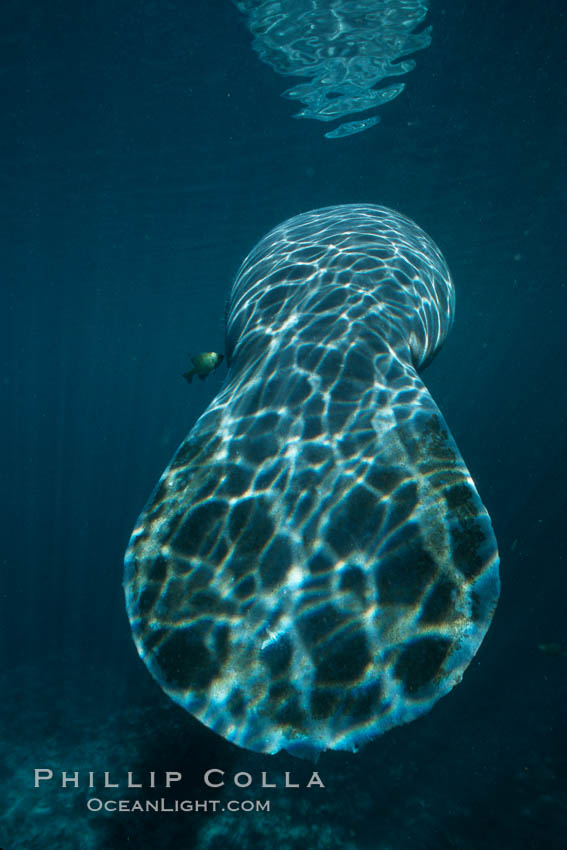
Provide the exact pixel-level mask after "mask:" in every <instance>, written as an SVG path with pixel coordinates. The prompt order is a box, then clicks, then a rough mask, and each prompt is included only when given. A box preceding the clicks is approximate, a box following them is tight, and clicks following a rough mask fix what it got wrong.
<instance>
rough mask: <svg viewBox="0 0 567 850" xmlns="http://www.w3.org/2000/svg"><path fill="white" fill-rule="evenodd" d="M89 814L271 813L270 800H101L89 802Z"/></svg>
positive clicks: (96, 799) (94, 799)
mask: <svg viewBox="0 0 567 850" xmlns="http://www.w3.org/2000/svg"><path fill="white" fill-rule="evenodd" d="M87 809H88V810H89V812H103V811H104V812H186V813H191V812H194V813H197V812H224V811H227V812H269V811H270V800H228V801H223V802H222V803H221V801H220V800H165V799H164V798H163V797H161V799H159V800H101V799H100V798H98V797H91V798H90V800H88V801H87Z"/></svg>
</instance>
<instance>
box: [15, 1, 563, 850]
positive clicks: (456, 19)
mask: <svg viewBox="0 0 567 850" xmlns="http://www.w3.org/2000/svg"><path fill="white" fill-rule="evenodd" d="M429 21H430V23H432V24H433V43H432V45H431V46H430V47H429V48H428V49H427V50H424V51H422V52H420V53H418V54H416V57H415V58H416V60H417V67H416V69H415V70H414V71H413V72H411V73H410V74H409V75H408V76H407V77H406V78H405V81H406V82H407V88H406V91H405V92H404V93H403V94H402V95H401V96H400V97H399V98H398V99H396V100H394V101H393V102H392V103H390V104H388V105H387V106H385V107H383V108H382V110H381V113H380V114H381V117H382V123H381V124H380V125H378V127H375V128H373V129H372V130H369V131H367V132H365V133H362V134H359V135H354V136H351V137H349V138H346V139H342V140H337V141H329V140H326V139H324V138H323V135H322V133H323V131H324V130H325V129H327V127H325V126H324V125H322V124H320V123H319V122H315V121H306V120H302V121H296V120H293V119H292V118H291V115H292V113H293V112H294V111H296V108H297V107H296V105H295V104H292V103H290V102H289V101H286V100H283V99H282V98H280V96H279V95H280V93H281V91H282V90H283V89H284V88H285V87H286V86H287V85H288V84H289V83H288V80H286V79H284V78H282V77H280V76H278V75H277V74H275V73H274V72H273V71H272V70H271V69H270V68H268V67H267V66H266V65H264V64H262V63H261V62H260V61H259V59H258V58H257V56H256V54H255V53H254V52H253V51H252V49H251V46H250V38H249V34H248V32H247V30H246V27H245V25H244V20H243V19H242V17H241V15H240V14H239V12H238V11H237V10H236V8H234V7H233V6H232V4H231V3H230V2H228V0H222V2H221V0H214V2H211V3H196V2H193V3H191V2H187V3H182V2H177V0H175V1H173V0H172V2H166V3H158V2H145V3H140V2H132V0H122V1H121V2H119V3H109V2H96V3H87V2H84V0H79V2H70V0H56V1H55V2H52V3H45V2H24V0H20V1H19V2H18V1H17V0H4V2H3V3H2V5H1V6H0V88H1V90H2V119H1V120H2V132H1V134H0V164H1V172H0V180H1V202H0V203H1V206H2V215H1V221H2V224H1V226H0V227H1V233H2V242H3V246H2V253H1V256H2V261H1V271H0V275H1V278H0V279H1V292H2V302H1V303H2V309H1V311H0V317H1V321H2V328H1V334H0V344H1V345H2V348H3V360H2V364H3V365H2V398H3V405H2V417H1V419H0V429H1V443H2V447H3V461H2V465H1V469H2V471H1V476H2V482H3V483H2V493H3V509H2V527H3V531H2V541H3V546H2V552H1V557H2V574H1V575H2V581H1V585H0V606H1V626H0V642H1V655H0V661H1V669H0V687H1V688H2V692H1V696H2V706H1V707H0V724H1V725H0V743H1V745H2V748H3V753H2V758H1V765H2V766H1V767H0V781H1V782H2V785H1V788H0V845H1V846H2V847H3V848H4V850H11V848H20V847H21V848H38V850H43V848H45V850H47V848H51V847H62V848H67V847H69V848H75V847H77V848H79V847H80V848H87V847H89V848H90V847H103V848H105V847H110V848H113V847H116V848H122V847H136V848H142V850H145V848H146V847H147V848H158V849H159V850H161V848H163V850H170V848H171V850H173V848H175V850H187V849H188V848H192V847H203V848H213V847H217V846H219V847H221V846H222V847H225V848H226V847H228V848H230V847H232V846H233V845H232V844H231V843H230V842H231V840H233V841H234V842H235V844H234V846H238V847H263V846H272V844H273V842H275V841H277V842H279V843H280V844H281V845H282V846H287V847H292V848H295V847H296V846H297V847H299V846H305V847H321V848H322V847H330V848H333V847H335V846H336V847H339V846H341V847H351V846H352V847H356V848H363V850H365V848H373V850H386V848H388V850H406V848H407V850H410V848H411V850H413V848H417V850H422V849H423V850H430V848H431V850H437V848H477V847H478V848H480V847H482V848H518V850H521V848H534V850H539V848H545V850H547V848H549V850H565V848H567V747H566V744H567V730H566V713H567V712H566V709H565V706H566V704H567V657H564V656H561V655H549V654H546V653H544V652H542V651H541V650H539V649H538V645H539V644H548V643H558V644H561V645H563V646H565V647H567V603H566V599H567V580H566V576H565V570H566V566H567V562H566V558H565V526H566V522H565V510H566V507H565V495H564V493H565V477H566V472H567V468H566V464H565V451H566V439H565V428H566V421H567V420H566V416H565V414H566V410H567V405H566V402H565V386H566V370H565V353H564V352H565V326H566V312H565V307H566V301H567V297H566V296H567V281H566V274H565V267H566V259H567V257H566V249H565V244H566V237H567V233H566V226H565V222H566V217H565V211H566V209H565V208H566V199H567V180H566V167H565V166H566V161H565V160H566V157H567V153H566V151H567V145H566V138H565V136H566V133H565V128H566V118H565V116H566V114H567V97H566V91H567V73H566V66H565V51H564V44H565V38H566V35H567V13H566V12H565V11H564V4H563V3H562V2H560V0H549V2H540V3H533V2H529V0H525V2H512V0H502V2H499V3H494V2H493V0H474V2H472V0H452V2H442V0H439V2H438V0H432V2H431V14H430V17H429ZM356 201H367V202H372V203H379V204H383V205H385V206H390V207H392V208H394V209H397V210H399V211H401V212H403V213H404V214H406V215H408V216H410V217H411V218H413V219H415V221H417V222H418V223H419V224H420V225H421V226H422V227H423V228H424V229H425V230H427V231H428V232H429V233H430V234H431V235H432V236H433V238H434V239H435V240H436V242H437V243H438V244H439V246H440V247H441V249H442V251H443V253H444V254H445V256H446V258H447V260H448V262H449V265H450V267H451V270H452V273H453V277H454V280H455V285H456V291H457V319H456V323H455V326H454V328H453V331H452V333H451V335H450V337H449V339H448V341H447V343H446V345H445V347H444V349H443V351H442V352H441V353H440V355H439V356H438V358H437V359H436V361H435V362H434V364H433V365H432V366H431V367H430V368H429V369H428V370H427V372H426V374H425V380H426V383H427V385H428V386H429V388H430V389H431V392H432V395H433V397H434V398H435V400H436V401H437V403H438V404H439V405H440V407H441V409H442V411H443V412H444V414H445V417H446V419H447V422H448V424H449V427H450V428H451V430H452V432H453V434H454V436H455V438H456V440H457V443H458V445H459V447H460V449H461V451H462V454H463V456H464V458H465V460H466V462H467V464H468V466H469V468H470V470H471V472H472V474H473V476H474V478H475V481H476V483H477V486H478V489H479V492H480V494H481V496H482V498H483V500H484V502H485V504H486V506H487V508H488V510H489V512H490V514H491V516H492V519H493V523H494V527H495V530H496V534H497V538H498V541H499V546H500V553H501V559H502V567H501V575H502V596H501V601H500V604H499V607H498V609H497V612H496V616H495V619H494V622H493V625H492V627H491V629H490V631H489V633H488V635H487V638H486V639H485V642H484V643H483V645H482V647H481V650H480V651H479V653H478V655H477V657H476V658H475V660H474V661H473V663H472V664H471V666H470V668H469V670H468V672H467V674H466V675H465V678H464V680H463V682H462V684H461V685H459V687H458V688H456V689H455V691H453V692H452V693H451V694H450V695H449V696H447V697H446V698H444V699H443V700H442V701H441V702H440V703H439V705H438V706H437V707H436V708H435V709H434V710H433V711H432V712H431V714H429V715H428V716H427V717H425V718H423V719H422V720H420V721H418V722H416V723H414V724H411V725H410V726H407V727H403V728H400V729H397V730H395V731H393V732H391V733H388V735H386V736H385V737H384V738H381V739H379V740H377V741H375V742H373V743H372V744H371V745H369V746H368V747H366V748H365V749H364V751H363V752H362V753H361V754H358V755H357V756H348V755H337V754H326V755H323V756H322V758H321V759H320V761H319V763H318V766H317V769H318V770H319V772H320V774H321V776H322V778H323V780H324V781H325V784H326V785H327V788H326V789H325V791H317V790H311V791H309V792H307V791H305V792H302V791H299V792H297V793H296V794H295V796H294V792H291V791H289V790H288V791H285V790H282V791H278V792H277V794H272V795H271V796H272V800H273V803H272V806H273V810H274V813H273V814H271V815H266V816H262V817H260V816H259V815H256V814H250V815H247V816H243V815H234V816H232V820H227V819H226V818H224V820H223V819H222V818H219V819H218V830H219V833H218V835H216V834H215V833H214V829H216V828H217V827H216V826H214V827H213V822H214V821H215V816H213V815H206V816H205V815H203V816H195V815H183V816H182V815H179V816H177V815H171V814H162V815H155V814H153V815H149V814H144V815H141V814H140V815H137V816H134V815H125V814H116V815H114V816H110V815H103V814H98V815H95V814H89V813H88V812H87V810H86V807H85V795H86V792H84V791H83V792H82V796H81V794H74V793H73V792H72V791H69V790H68V791H62V790H61V789H59V790H58V792H57V793H56V792H55V791H53V792H51V791H48V790H47V788H46V789H45V791H44V789H43V788H40V789H38V790H34V788H33V768H35V767H52V768H53V769H54V770H68V771H72V770H77V769H79V767H80V768H81V769H82V770H84V771H86V770H89V769H91V770H99V769H100V770H102V769H108V770H113V771H116V772H117V773H119V772H120V774H121V776H122V777H123V776H124V775H125V772H126V771H127V770H134V769H138V768H139V769H140V770H158V771H159V770H161V769H163V768H167V769H172V770H173V769H180V770H182V771H183V772H184V775H186V776H187V782H188V785H187V784H186V786H185V788H184V791H185V796H189V797H192V798H194V799H206V798H207V797H210V792H207V791H206V789H204V787H203V785H202V781H201V774H202V768H203V767H205V768H206V767H213V766H218V767H221V768H223V769H225V770H226V771H227V775H229V774H230V773H231V771H232V770H233V769H236V768H237V769H240V770H248V771H250V772H252V773H253V774H254V776H255V777H258V779H259V776H260V772H261V771H262V770H268V771H272V772H273V775H274V776H277V777H278V781H281V780H282V777H283V773H284V771H285V770H292V771H294V770H295V771H297V775H298V776H300V775H301V776H302V777H303V776H305V775H308V774H309V773H310V771H311V766H309V765H307V766H306V765H305V764H303V763H301V762H297V761H296V760H294V759H292V757H291V756H278V757H275V758H274V757H272V758H270V757H260V756H255V755H253V754H248V753H245V752H243V751H240V750H237V749H236V748H234V747H232V746H230V745H229V744H227V743H225V742H223V741H222V740H220V739H218V738H217V737H216V736H215V735H213V734H212V733H210V732H208V731H207V730H204V729H203V728H202V727H200V725H199V724H198V723H197V722H196V721H193V720H192V718H190V717H188V716H187V715H185V714H184V712H182V711H181V710H180V709H177V708H176V707H175V706H173V705H171V704H170V703H169V701H168V700H167V698H166V697H165V696H164V695H162V694H161V692H160V691H159V689H158V688H157V686H155V685H154V684H153V682H152V681H151V680H150V678H149V675H148V674H147V672H146V671H145V669H144V668H143V665H142V664H141V662H140V661H139V660H138V658H137V655H136V652H135V649H134V646H133V643H132V641H131V639H130V634H129V626H128V622H127V620H126V616H125V613H124V606H123V596H122V590H121V571H122V556H123V551H124V548H125V546H126V543H127V541H128V537H129V535H130V532H131V529H132V527H133V524H134V522H135V519H136V517H137V515H138V513H139V511H140V510H141V508H142V507H143V504H144V502H145V501H146V499H147V497H148V496H149V493H150V491H151V489H152V487H153V486H154V484H155V482H156V481H157V479H158V477H159V475H160V474H161V472H162V470H163V468H164V467H165V465H166V464H167V462H168V460H169V458H170V456H171V455H172V453H173V451H174V450H175V448H176V447H177V445H178V443H179V442H180V441H181V439H182V438H183V437H184V435H185V434H186V432H187V431H188V430H189V428H190V427H191V425H192V424H193V423H194V421H195V420H196V418H197V417H198V416H199V415H200V413H201V412H202V411H203V409H204V407H205V406H206V404H207V403H208V401H209V400H210V399H211V398H212V396H213V395H214V394H215V393H216V391H217V390H218V388H219V387H220V384H221V381H222V373H221V371H219V373H218V374H217V376H215V377H212V378H210V379H208V380H207V381H206V382H203V383H201V382H197V384H195V385H192V386H191V387H188V386H187V384H186V383H185V382H184V381H183V380H182V378H181V377H180V375H181V373H182V372H183V371H184V370H185V369H186V368H187V367H188V362H189V354H191V353H194V352H196V351H201V350H210V349H215V350H221V351H222V350H223V308H224V299H225V296H226V294H227V292H228V289H229V287H230V284H231V281H232V279H233V277H234V274H235V272H236V269H237V267H238V265H239V263H240V261H241V260H242V259H243V257H244V256H245V254H246V253H247V252H248V250H249V249H250V248H251V247H252V246H253V244H254V243H255V242H256V241H257V239H259V238H260V237H261V236H262V235H263V234H264V233H265V232H266V231H267V230H268V229H269V228H270V227H272V226H275V225H276V224H278V223H280V222H281V221H283V220H284V219H285V218H286V217H288V216H290V215H294V214H296V213H299V212H302V211H305V210H308V209H312V208H315V207H318V206H324V205H328V204H335V203H352V202H356ZM254 789H255V793H254V794H249V795H248V796H250V797H258V798H261V799H264V798H266V796H267V794H266V792H262V791H261V789H259V788H258V786H257V784H256V785H255V786H254ZM232 790H234V789H232ZM144 794H145V796H148V795H150V794H151V792H149V791H144ZM213 796H214V795H213ZM223 824H224V826H223ZM266 824H268V825H267V826H266ZM223 828H225V829H227V830H228V833H227V834H224V833H222V829H223ZM236 830H239V832H238V837H237V838H236V837H235V836H236ZM227 835H228V836H229V837H227ZM230 835H232V839H231V838H230ZM219 836H220V837H219ZM223 836H224V837H223ZM215 841H216V842H217V843H215ZM294 842H295V843H294ZM297 842H299V843H297ZM333 842H335V843H333ZM349 842H350V844H349Z"/></svg>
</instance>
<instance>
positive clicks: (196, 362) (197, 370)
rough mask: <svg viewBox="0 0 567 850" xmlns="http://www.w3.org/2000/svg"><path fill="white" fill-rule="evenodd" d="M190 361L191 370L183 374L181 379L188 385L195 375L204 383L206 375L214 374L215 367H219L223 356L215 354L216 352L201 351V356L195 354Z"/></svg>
mask: <svg viewBox="0 0 567 850" xmlns="http://www.w3.org/2000/svg"><path fill="white" fill-rule="evenodd" d="M191 360H192V362H193V368H192V369H189V371H188V372H184V373H183V377H184V378H185V379H186V380H187V381H189V383H191V381H192V380H193V377H194V376H195V375H198V376H199V378H200V379H201V380H202V381H204V380H205V378H206V377H207V375H210V374H211V372H215V371H216V369H217V366H220V364H221V363H222V361H223V360H224V354H217V352H216V351H203V352H202V353H201V354H196V355H195V356H194V357H192V358H191Z"/></svg>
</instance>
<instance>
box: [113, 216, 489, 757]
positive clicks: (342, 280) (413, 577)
mask: <svg viewBox="0 0 567 850" xmlns="http://www.w3.org/2000/svg"><path fill="white" fill-rule="evenodd" d="M453 306H454V296H453V286H452V283H451V279H450V276H449V272H448V270H447V266H446V264H445V262H444V260H443V257H442V256H441V254H440V253H439V251H438V249H437V248H436V246H435V245H434V243H433V242H432V241H431V239H430V238H429V237H428V236H427V235H426V234H425V233H424V232H423V231H422V230H420V229H419V228H418V227H417V226H416V225H415V224H414V223H413V222H411V221H409V220H408V219H406V218H404V217H403V216H401V215H399V214H397V213H394V212H391V211H389V210H387V209H384V208H381V207H376V206H370V205H367V206H364V205H346V206H338V207H329V208H326V209H321V210H315V211H314V212H309V213H305V214H303V215H299V216H297V217H295V218H292V219H290V220H289V221H286V222H284V224H282V225H280V226H279V227H277V228H276V229H275V230H273V231H272V232H271V233H269V234H268V235H267V236H266V237H265V238H264V239H262V240H261V241H260V242H259V243H258V244H257V245H256V247H255V248H254V249H253V250H252V252H251V253H250V254H249V256H248V257H247V258H246V260H245V261H244V263H243V265H242V266H241V268H240V271H239V273H238V276H237V278H236V281H235V283H234V285H233V287H232V291H231V294H230V298H229V302H228V305H227V328H226V334H227V351H226V354H227V360H228V363H229V367H230V371H229V374H228V378H227V381H226V383H225V386H224V387H223V389H222V390H221V392H220V393H219V395H218V396H217V397H216V398H215V399H214V400H213V402H212V403H211V404H210V405H209V407H208V408H207V410H206V411H205V413H204V414H203V415H202V416H201V418H200V419H199V420H198V422H197V423H196V424H195V426H194V427H193V428H192V430H191V431H190V432H189V434H188V436H187V438H186V439H185V440H184V442H183V443H182V445H181V446H180V448H179V450H178V451H177V453H176V455H175V456H174V458H173V460H172V462H171V464H170V465H169V467H168V468H167V469H166V471H165V472H164V474H163V476H162V478H161V480H160V482H159V484H158V486H157V488H156V490H155V492H154V493H153V495H152V497H151V499H150V501H149V504H148V505H147V507H146V508H145V510H144V511H143V513H142V515H141V516H140V518H139V520H138V523H137V525H136V528H135V530H134V532H133V535H132V539H131V541H130V546H129V548H128V551H127V554H126V572H125V592H126V603H127V609H128V614H129V617H130V621H131V625H132V631H133V636H134V640H135V642H136V646H137V648H138V651H139V653H140V655H141V657H142V658H143V660H144V662H145V663H146V665H147V666H148V668H149V670H150V671H151V673H152V675H153V676H154V677H155V678H156V680H157V681H158V682H159V683H160V685H161V686H162V687H163V688H164V690H165V691H166V692H167V693H168V694H169V695H170V696H171V697H172V699H174V700H175V701H176V702H178V703H179V704H180V705H182V706H184V707H185V708H186V709H187V710H188V711H189V712H191V713H192V714H193V715H195V717H197V718H199V719H200V720H201V721H202V722H203V723H205V724H206V725H207V726H209V727H210V728H212V729H214V730H215V731H217V732H219V733H220V734H221V735H223V736H224V737H225V738H227V739H228V740H230V741H232V742H234V743H236V744H239V745H241V746H243V747H247V748H249V749H252V750H257V751H262V752H267V753H274V752H277V751H278V750H280V749H282V748H285V749H287V750H288V751H290V752H293V753H296V754H300V755H309V754H314V753H317V752H318V751H320V750H324V749H326V748H333V749H355V748H356V747H358V746H360V745H361V744H362V743H364V742H365V741H367V740H368V739H370V738H372V737H374V736H376V735H378V734H380V733H382V732H384V731H385V730H387V729H389V728H390V727H392V726H394V725H397V724H400V723H405V722H407V721H409V720H413V719H414V718H416V717H418V716H419V715H420V714H423V713H424V712H426V711H427V710H428V709H430V708H431V706H432V705H433V704H434V703H435V702H436V701H437V700H438V699H439V698H440V697H441V696H443V695H444V694H445V693H447V692H448V691H449V690H450V689H451V688H452V687H453V685H455V684H456V683H457V682H458V681H459V680H460V679H461V676H462V673H463V671H464V669H465V668H466V666H467V665H468V664H469V662H470V660H471V658H472V657H473V655H474V653H475V652H476V650H477V649H478V646H479V644H480V642H481V640H482V638H483V637H484V634H485V632H486V630H487V628H488V626H489V624H490V620H491V618H492V614H493V611H494V607H495V604H496V601H497V597H498V591H499V581H498V557H497V549H496V541H495V539H494V535H493V532H492V528H491V524H490V519H489V517H488V514H487V513H486V510H485V509H484V507H483V505H482V503H481V501H480V499H479V496H478V494H477V492H476V489H475V486H474V484H473V481H472V479H471V476H470V474H469V472H468V470H467V468H466V466H465V464H464V462H463V459H462V457H461V455H460V453H459V450H458V448H457V446H456V444H455V442H454V440H453V438H452V437H451V435H450V433H449V431H448V429H447V426H446V424H445V422H444V420H443V417H442V415H441V413H440V412H439V410H438V408H437V406H436V405H435V402H434V401H433V399H432V398H431V396H430V394H429V393H428V391H427V389H426V387H425V386H424V384H423V382H422V380H421V378H420V377H419V374H418V371H417V369H418V368H419V367H422V366H423V365H424V364H426V363H427V362H428V361H429V360H430V359H431V358H432V357H433V355H434V354H435V352H436V350H437V349H438V348H439V346H440V345H441V344H442V342H443V340H444V338H445V336H446V334H447V332H448V330H449V328H450V326H451V323H452V318H453Z"/></svg>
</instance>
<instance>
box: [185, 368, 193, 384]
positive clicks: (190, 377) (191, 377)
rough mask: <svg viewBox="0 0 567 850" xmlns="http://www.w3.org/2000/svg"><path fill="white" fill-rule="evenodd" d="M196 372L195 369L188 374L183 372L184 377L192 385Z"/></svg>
mask: <svg viewBox="0 0 567 850" xmlns="http://www.w3.org/2000/svg"><path fill="white" fill-rule="evenodd" d="M195 371H196V370H195V369H189V371H188V372H183V377H184V378H185V380H186V381H188V382H189V383H191V381H192V380H193V375H194V374H195Z"/></svg>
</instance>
